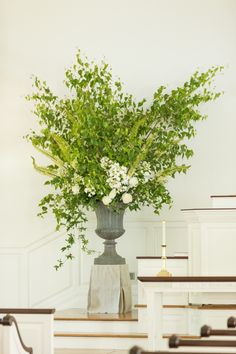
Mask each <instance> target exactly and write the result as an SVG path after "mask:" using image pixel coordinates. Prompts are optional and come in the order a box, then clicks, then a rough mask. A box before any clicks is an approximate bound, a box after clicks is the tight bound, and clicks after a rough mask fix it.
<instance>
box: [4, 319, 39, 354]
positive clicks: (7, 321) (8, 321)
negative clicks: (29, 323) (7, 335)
mask: <svg viewBox="0 0 236 354" xmlns="http://www.w3.org/2000/svg"><path fill="white" fill-rule="evenodd" d="M13 323H14V325H15V327H16V331H17V334H18V338H19V340H20V343H21V346H22V348H23V349H24V350H25V351H26V352H27V353H30V354H33V348H31V347H27V346H26V345H25V344H24V342H23V340H22V337H21V334H20V330H19V327H18V323H17V321H16V319H15V317H13V316H11V315H6V316H4V317H3V318H2V319H0V325H3V326H12V324H13Z"/></svg>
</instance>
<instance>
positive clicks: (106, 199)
mask: <svg viewBox="0 0 236 354" xmlns="http://www.w3.org/2000/svg"><path fill="white" fill-rule="evenodd" d="M111 201H112V200H111V198H110V197H109V196H105V197H103V198H102V202H103V204H104V205H108V204H110V203H111Z"/></svg>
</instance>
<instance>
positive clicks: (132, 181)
mask: <svg viewBox="0 0 236 354" xmlns="http://www.w3.org/2000/svg"><path fill="white" fill-rule="evenodd" d="M129 185H130V187H136V186H137V185H138V178H137V177H131V178H130V180H129Z"/></svg>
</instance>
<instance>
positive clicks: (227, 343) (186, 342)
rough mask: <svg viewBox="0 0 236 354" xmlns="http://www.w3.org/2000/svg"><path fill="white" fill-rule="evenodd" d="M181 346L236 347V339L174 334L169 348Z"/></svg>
mask: <svg viewBox="0 0 236 354" xmlns="http://www.w3.org/2000/svg"><path fill="white" fill-rule="evenodd" d="M179 347H236V340H204V339H181V338H180V337H178V336H176V335H172V336H171V337H170V339H169V348H179Z"/></svg>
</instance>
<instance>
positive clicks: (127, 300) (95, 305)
mask: <svg viewBox="0 0 236 354" xmlns="http://www.w3.org/2000/svg"><path fill="white" fill-rule="evenodd" d="M95 212H96V217H97V228H96V230H95V232H96V234H97V235H98V236H99V237H101V238H102V239H104V240H105V241H104V251H103V253H102V254H101V255H100V256H99V257H97V258H95V259H94V265H93V266H92V269H91V275H90V284H89V293H88V306H87V310H88V312H89V313H126V312H130V311H131V309H132V293H131V282H130V275H129V268H128V265H127V264H125V263H126V262H125V258H123V257H121V256H120V255H118V254H117V251H116V242H115V240H116V239H117V238H119V237H121V236H122V235H123V234H124V233H125V230H124V227H123V217H124V212H125V208H121V207H120V208H119V209H118V210H113V209H112V208H110V207H107V206H105V205H103V204H102V203H98V207H97V209H96V210H95Z"/></svg>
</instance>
